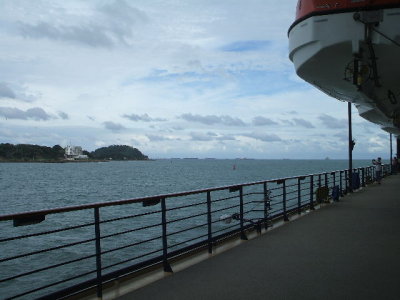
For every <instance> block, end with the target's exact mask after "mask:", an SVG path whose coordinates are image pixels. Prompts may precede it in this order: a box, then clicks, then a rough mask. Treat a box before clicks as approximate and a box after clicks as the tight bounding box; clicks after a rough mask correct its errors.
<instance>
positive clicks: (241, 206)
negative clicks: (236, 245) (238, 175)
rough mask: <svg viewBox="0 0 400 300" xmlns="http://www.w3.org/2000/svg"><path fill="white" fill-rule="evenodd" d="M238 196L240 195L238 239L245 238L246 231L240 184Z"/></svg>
mask: <svg viewBox="0 0 400 300" xmlns="http://www.w3.org/2000/svg"><path fill="white" fill-rule="evenodd" d="M239 197H240V199H239V200H240V239H241V240H247V236H246V233H245V232H244V222H243V218H244V203H243V187H242V186H240V189H239Z"/></svg>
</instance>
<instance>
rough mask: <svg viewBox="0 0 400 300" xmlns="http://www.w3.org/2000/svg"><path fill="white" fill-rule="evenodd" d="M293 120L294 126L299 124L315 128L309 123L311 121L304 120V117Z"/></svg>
mask: <svg viewBox="0 0 400 300" xmlns="http://www.w3.org/2000/svg"><path fill="white" fill-rule="evenodd" d="M293 122H294V124H295V125H296V126H301V127H305V128H315V126H314V125H313V124H311V122H309V121H306V120H304V119H297V118H294V119H293Z"/></svg>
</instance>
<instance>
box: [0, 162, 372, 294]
mask: <svg viewBox="0 0 400 300" xmlns="http://www.w3.org/2000/svg"><path fill="white" fill-rule="evenodd" d="M369 163H370V161H367V160H355V161H354V163H353V165H354V167H362V166H367V165H369ZM346 168H347V161H346V160H215V159H204V160H200V159H172V160H154V161H127V162H104V163H64V164H52V163H47V164H45V163H2V164H0V191H1V193H0V215H4V214H11V213H19V212H26V211H33V210H41V209H49V208H58V207H64V206H73V205H81V204H89V203H94V202H107V201H112V200H121V199H132V198H138V197H143V196H153V195H160V194H168V193H177V192H182V191H189V190H198V189H204V188H210V187H219V186H226V185H234V184H242V183H248V182H255V181H261V180H267V179H277V178H283V177H291V176H296V175H307V174H315V173H322V172H328V171H335V170H343V169H346ZM171 200H174V201H175V199H171ZM194 200H195V199H194V198H191V197H185V198H183V199H180V200H176V202H177V203H176V205H182V204H188V203H189V204H190V203H192V202H191V201H194ZM201 201H203V200H201ZM168 205H169V208H171V207H173V206H174V205H175V204H174V203H168ZM158 209H159V206H157V207H155V208H143V207H141V206H140V205H127V206H121V207H114V208H112V209H108V210H104V211H101V219H102V220H104V219H107V218H114V217H119V216H124V215H126V214H128V215H129V214H135V213H151V212H152V211H154V210H158ZM204 209H205V206H203V207H198V206H196V207H195V208H191V207H189V208H187V209H182V210H179V211H173V210H172V211H171V212H169V215H168V216H167V217H168V219H172V218H179V217H185V214H193V213H198V212H202V211H204ZM196 210H198V211H196ZM151 216H152V215H150V216H144V217H139V218H135V219H134V220H122V221H118V222H111V223H105V224H103V225H102V229H101V230H102V234H112V233H115V232H117V231H121V230H122V229H124V228H127V229H130V228H137V227H143V226H148V225H151V224H158V223H159V222H160V221H159V214H158V215H154V218H152V217H151ZM216 217H217V218H218V217H219V215H216ZM90 222H93V211H91V210H84V211H79V212H73V213H65V214H64V213H63V214H57V215H49V216H46V221H45V222H43V223H41V224H38V225H34V226H26V227H17V228H14V227H13V226H12V222H10V221H6V222H0V240H1V239H4V238H7V237H10V236H15V235H21V234H30V233H35V232H40V231H46V230H54V229H57V228H64V227H67V226H74V225H76V224H82V223H90ZM185 222H186V221H183V222H177V223H173V224H171V225H170V227H169V230H170V231H171V232H173V231H178V230H182V228H185V226H186V225H187V224H185ZM190 222H192V224H191V226H193V225H196V224H197V225H201V224H202V223H204V218H201V217H199V218H194V219H191V220H190ZM221 227H223V226H222V225H220V224H215V226H214V229H215V230H218V229H220V228H221ZM204 230H206V228H199V229H198V231H197V232H196V234H197V235H201V234H204V233H206V232H205V231H204ZM159 236H160V227H159V226H157V227H154V228H153V227H152V228H148V229H146V230H143V231H138V232H131V233H129V234H127V235H124V236H123V238H121V237H120V236H116V237H111V238H109V239H105V240H102V250H103V251H107V250H111V249H114V248H116V247H121V246H122V247H123V246H124V245H125V244H124V243H126V241H128V240H129V241H130V242H136V241H141V240H145V239H148V238H149V237H155V238H154V240H153V241H150V242H149V243H146V244H143V245H142V244H140V245H138V246H137V247H135V248H134V250H132V249H131V248H127V249H123V250H121V251H118V252H110V253H109V254H107V255H103V257H102V259H103V266H105V265H109V266H112V265H113V264H115V263H118V262H121V261H124V260H125V259H127V258H129V257H135V255H136V256H138V255H139V254H140V253H144V252H149V251H154V256H156V255H159V252H157V250H159V249H160V245H161V244H162V243H161V240H160V239H159V238H157V237H159ZM190 237H191V235H190V234H189V233H186V232H183V233H182V234H180V235H172V236H171V238H170V239H169V241H168V244H169V246H170V245H173V244H174V243H175V244H178V245H179V243H181V242H182V239H183V240H184V239H185V238H190ZM92 238H93V227H84V228H77V229H74V230H71V231H68V232H60V233H56V234H53V235H51V236H46V235H44V236H39V237H36V238H27V239H24V240H17V241H10V242H5V243H1V242H0V260H1V259H2V258H6V257H10V256H14V255H18V254H22V253H26V252H29V251H36V250H40V249H44V248H49V247H57V246H59V245H61V244H66V243H74V242H77V241H81V240H85V239H88V240H90V239H92ZM94 251H95V250H94V243H93V242H89V243H85V244H81V245H78V246H76V247H71V248H65V249H61V250H57V251H52V252H50V253H47V254H39V255H36V256H35V258H34V259H31V258H30V257H28V258H21V259H18V260H17V261H12V262H11V261H9V262H3V263H0V280H1V279H2V278H6V277H8V276H12V275H15V274H20V273H21V272H22V271H24V270H25V269H27V267H29V269H40V268H41V267H43V263H44V262H50V263H51V264H56V263H59V262H60V261H61V262H63V261H68V260H71V259H77V258H79V257H81V256H85V255H87V256H90V255H92V254H93V253H94ZM94 267H95V260H94V258H93V257H91V258H88V259H87V260H85V261H79V262H78V263H77V264H70V265H66V266H63V267H62V271H60V270H59V268H56V269H54V270H50V271H42V272H39V273H37V274H35V275H34V276H24V277H19V278H17V279H14V280H12V281H9V282H7V283H1V282H0V295H1V296H0V299H3V298H7V297H9V296H11V295H15V294H18V292H21V291H20V289H21V288H20V287H21V286H23V287H24V288H25V289H26V290H30V289H34V288H35V287H37V286H38V285H39V286H42V285H45V284H47V283H49V282H51V281H52V280H54V278H57V279H63V278H68V277H72V276H74V275H76V274H77V273H78V274H81V273H84V272H90V271H93V269H94ZM112 270H115V269H113V268H112V267H110V268H109V269H107V271H112ZM54 272H55V273H54ZM60 273H62V276H61V275H60ZM11 274H12V275H11ZM93 277H94V274H93V273H91V274H89V275H88V276H87V278H86V279H90V278H93ZM71 283H73V281H71V282H68V283H66V284H65V285H58V286H55V287H54V288H49V289H48V290H46V292H51V291H54V290H57V289H58V288H61V287H66V286H68V285H69V284H71ZM40 295H42V294H41V292H39V293H34V294H32V295H29V296H23V297H21V298H19V299H34V298H35V297H37V296H40Z"/></svg>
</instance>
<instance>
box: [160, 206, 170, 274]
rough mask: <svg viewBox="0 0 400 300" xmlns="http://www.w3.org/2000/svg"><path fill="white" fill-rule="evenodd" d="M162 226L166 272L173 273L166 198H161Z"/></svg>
mask: <svg viewBox="0 0 400 300" xmlns="http://www.w3.org/2000/svg"><path fill="white" fill-rule="evenodd" d="M161 226H162V243H163V265H164V272H169V273H172V268H171V266H170V265H169V263H168V241H167V207H166V205H165V198H161Z"/></svg>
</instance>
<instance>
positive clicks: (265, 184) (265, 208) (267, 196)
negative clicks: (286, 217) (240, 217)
mask: <svg viewBox="0 0 400 300" xmlns="http://www.w3.org/2000/svg"><path fill="white" fill-rule="evenodd" d="M269 201H270V199H269V195H268V186H267V183H266V182H264V226H265V229H268V221H269V220H268V207H269Z"/></svg>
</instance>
